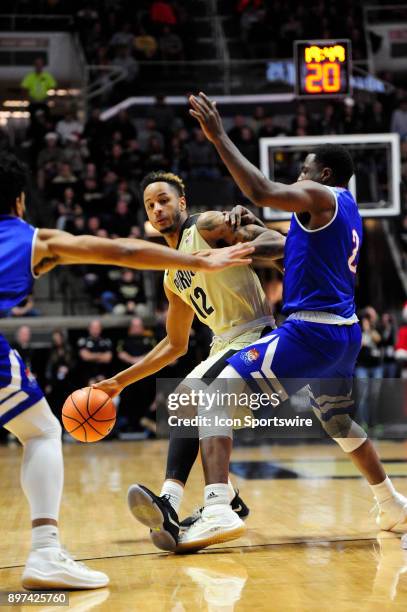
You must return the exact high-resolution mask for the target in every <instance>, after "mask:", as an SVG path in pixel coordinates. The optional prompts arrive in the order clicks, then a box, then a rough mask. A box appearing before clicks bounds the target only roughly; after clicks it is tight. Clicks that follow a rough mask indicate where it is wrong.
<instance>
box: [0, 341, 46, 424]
mask: <svg viewBox="0 0 407 612" xmlns="http://www.w3.org/2000/svg"><path fill="white" fill-rule="evenodd" d="M43 397H44V394H43V392H42V391H41V389H40V387H39V386H38V384H37V382H36V380H35V378H34V377H33V375H32V374H31V372H30V371H29V370H28V369H27V368H26V366H25V364H24V362H23V360H22V359H21V357H20V355H19V354H18V353H17V351H15V350H13V349H12V348H11V347H10V345H9V343H8V342H7V340H6V339H5V338H4V337H3V336H1V335H0V426H3V425H5V424H6V423H8V422H9V421H11V419H14V417H16V416H18V415H19V414H21V413H22V412H24V410H27V409H28V408H31V406H33V405H34V404H36V403H37V402H39V401H40V400H41V399H42V398H43Z"/></svg>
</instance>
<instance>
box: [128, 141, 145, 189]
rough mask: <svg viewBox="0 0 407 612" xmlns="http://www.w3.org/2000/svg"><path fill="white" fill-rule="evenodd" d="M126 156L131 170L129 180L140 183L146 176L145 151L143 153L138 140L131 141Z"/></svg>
mask: <svg viewBox="0 0 407 612" xmlns="http://www.w3.org/2000/svg"><path fill="white" fill-rule="evenodd" d="M126 154H127V161H128V164H129V168H130V175H129V178H130V177H131V178H133V179H134V180H135V181H137V182H139V181H140V180H141V179H142V177H143V176H144V174H145V171H144V164H145V154H144V153H143V151H141V149H140V144H139V141H138V140H135V139H133V140H129V142H128V143H127V149H126Z"/></svg>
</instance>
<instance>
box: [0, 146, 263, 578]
mask: <svg viewBox="0 0 407 612" xmlns="http://www.w3.org/2000/svg"><path fill="white" fill-rule="evenodd" d="M26 180H27V171H26V168H25V166H24V165H23V164H21V162H19V161H18V159H17V158H16V157H15V156H14V155H12V154H11V153H2V154H1V155H0V184H1V191H0V310H1V311H7V310H8V309H10V308H12V307H13V306H15V305H17V304H18V303H19V302H20V301H21V300H22V299H24V298H25V297H26V296H27V295H29V294H30V293H31V292H32V285H33V283H34V279H35V278H36V277H37V276H38V275H39V274H41V273H45V272H46V271H48V270H50V269H51V268H53V267H54V266H55V265H57V264H67V263H92V264H111V265H121V266H125V267H127V268H137V269H156V270H163V269H166V268H174V267H175V269H176V270H179V269H180V268H183V269H186V270H191V269H193V270H195V271H196V272H197V271H198V270H206V271H216V270H220V269H223V268H224V267H226V266H233V265H239V269H241V268H242V264H247V262H248V260H245V259H243V257H244V255H246V254H248V253H250V252H252V251H253V249H252V248H251V247H250V246H246V245H237V246H235V247H232V248H229V249H219V250H218V251H216V252H215V251H213V252H212V253H205V254H204V255H201V254H200V255H193V254H187V253H181V252H177V251H174V250H171V249H169V248H167V247H164V246H159V245H153V244H150V243H147V242H145V241H143V240H131V239H117V240H109V239H102V238H96V237H92V236H72V235H70V234H67V233H65V232H60V231H57V230H46V229H44V230H43V229H35V228H33V227H32V226H31V225H29V224H28V223H26V222H25V221H23V216H24V212H25V195H24V192H25V189H26ZM249 261H250V260H249ZM0 426H3V427H5V428H6V429H8V430H9V431H10V432H12V433H13V434H14V435H15V436H16V437H17V438H18V439H19V440H20V442H21V443H22V445H23V447H24V453H23V461H22V469H21V484H22V488H23V491H24V493H25V495H26V497H27V499H28V502H29V505H30V512H31V520H32V550H31V552H30V555H29V558H28V560H27V563H26V566H25V569H24V572H23V578H22V582H23V586H24V587H25V588H28V589H65V588H69V589H92V588H98V587H103V586H105V585H106V584H108V582H109V578H108V577H107V576H106V574H104V573H102V572H97V571H94V570H91V569H90V568H88V567H86V565H84V564H82V563H77V562H75V561H74V560H73V559H72V558H71V557H70V556H69V555H68V554H67V553H66V552H65V551H63V550H62V549H61V546H60V542H59V534H58V516H59V507H60V501H61V494H62V485H63V460H62V445H61V427H60V424H59V422H58V420H57V419H56V418H55V416H54V415H53V414H52V412H51V409H50V407H49V405H48V403H47V401H46V399H45V397H44V395H43V393H42V391H41V389H40V388H39V386H38V385H37V383H36V381H35V379H34V378H33V377H32V376H31V375H30V374H29V373H28V372H27V371H26V367H25V365H24V363H23V361H22V359H21V357H20V356H19V355H18V353H17V352H16V351H14V350H12V349H11V347H10V346H9V344H8V342H7V340H6V339H5V338H4V337H3V336H2V335H1V334H0Z"/></svg>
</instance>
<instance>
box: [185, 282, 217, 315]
mask: <svg viewBox="0 0 407 612" xmlns="http://www.w3.org/2000/svg"><path fill="white" fill-rule="evenodd" d="M189 298H190V300H191V303H192V304H193V306H194V308H195V310H196V312H197V313H198V314H199V315H200V316H201V317H202V318H203V319H207V318H208V317H209V315H211V314H212V313H213V312H214V311H215V309H214V308H213V306H210V305H209V304H208V301H207V297H206V293H205V291H204V290H203V289H202V287H195V289H194V292H193V294H192V293H191V294H190V296H189Z"/></svg>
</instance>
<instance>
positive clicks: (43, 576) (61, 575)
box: [22, 548, 109, 590]
mask: <svg viewBox="0 0 407 612" xmlns="http://www.w3.org/2000/svg"><path fill="white" fill-rule="evenodd" d="M22 583H23V587H24V588H25V589H32V590H48V589H99V588H101V587H104V586H106V585H107V584H109V577H108V576H106V574H104V573H103V572H97V571H95V570H92V569H90V568H89V567H87V566H86V565H85V564H84V563H80V562H79V561H74V559H72V557H71V556H70V555H69V554H68V553H67V552H66V551H65V550H62V549H61V548H39V549H37V550H32V551H31V552H30V554H29V557H28V559H27V563H26V566H25V568H24V572H23V576H22Z"/></svg>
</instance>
